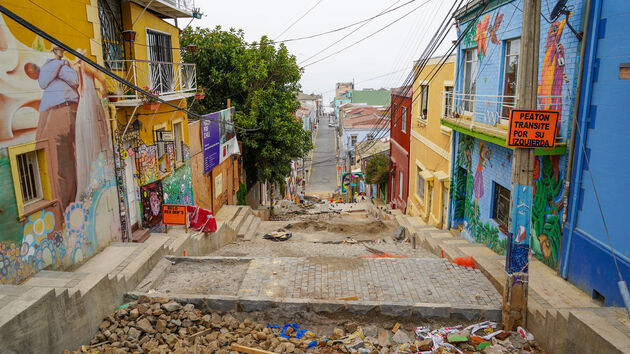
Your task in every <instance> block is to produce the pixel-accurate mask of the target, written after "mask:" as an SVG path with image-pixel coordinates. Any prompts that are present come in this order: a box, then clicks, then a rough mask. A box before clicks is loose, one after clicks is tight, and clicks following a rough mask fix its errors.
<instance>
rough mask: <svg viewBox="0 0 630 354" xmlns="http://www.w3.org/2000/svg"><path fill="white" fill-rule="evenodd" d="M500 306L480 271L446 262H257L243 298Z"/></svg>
mask: <svg viewBox="0 0 630 354" xmlns="http://www.w3.org/2000/svg"><path fill="white" fill-rule="evenodd" d="M354 295H356V296H357V297H358V301H378V302H387V303H400V304H410V303H411V304H413V303H436V304H445V303H448V304H451V305H462V306H490V307H500V306H501V296H500V294H499V293H498V292H497V291H496V290H495V288H494V287H493V286H492V284H491V283H490V281H488V279H486V277H485V276H484V275H483V274H482V273H481V272H480V271H479V270H477V269H470V268H465V267H459V266H457V265H454V264H452V263H450V262H448V261H447V260H445V259H435V258H401V259H370V258H368V259H357V258H337V257H313V258H295V257H291V258H289V257H276V258H255V259H253V260H252V261H251V262H250V265H249V267H248V270H247V273H246V274H245V277H244V279H243V282H242V285H241V287H240V289H239V292H238V296H242V297H268V298H299V299H318V300H335V299H338V298H341V297H347V296H354Z"/></svg>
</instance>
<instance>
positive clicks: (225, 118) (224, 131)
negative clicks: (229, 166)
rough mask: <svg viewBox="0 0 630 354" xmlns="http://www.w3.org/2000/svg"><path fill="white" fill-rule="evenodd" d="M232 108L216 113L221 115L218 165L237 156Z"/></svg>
mask: <svg viewBox="0 0 630 354" xmlns="http://www.w3.org/2000/svg"><path fill="white" fill-rule="evenodd" d="M234 112H235V110H234V107H232V108H228V109H224V110H222V111H219V112H218V113H219V114H220V115H221V129H220V131H221V157H220V159H219V163H221V162H223V161H225V159H227V158H228V157H230V156H232V155H234V154H239V153H240V151H239V149H238V141H237V140H236V131H235V130H234Z"/></svg>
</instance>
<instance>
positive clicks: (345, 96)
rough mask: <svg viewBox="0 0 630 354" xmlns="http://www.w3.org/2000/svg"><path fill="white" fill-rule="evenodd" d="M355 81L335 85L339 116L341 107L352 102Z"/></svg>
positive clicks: (336, 107)
mask: <svg viewBox="0 0 630 354" xmlns="http://www.w3.org/2000/svg"><path fill="white" fill-rule="evenodd" d="M352 90H354V82H338V83H337V84H336V85H335V100H334V103H335V117H339V107H341V106H342V105H344V104H346V103H350V100H351V98H352Z"/></svg>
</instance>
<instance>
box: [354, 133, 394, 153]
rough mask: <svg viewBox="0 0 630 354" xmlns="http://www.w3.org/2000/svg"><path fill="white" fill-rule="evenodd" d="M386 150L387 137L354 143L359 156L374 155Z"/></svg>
mask: <svg viewBox="0 0 630 354" xmlns="http://www.w3.org/2000/svg"><path fill="white" fill-rule="evenodd" d="M366 148H367V149H366ZM387 150H389V137H384V138H381V139H378V140H377V141H376V142H375V141H374V140H366V141H361V142H358V143H357V144H356V145H355V151H356V152H357V156H360V157H361V158H365V157H368V156H372V155H376V154H379V153H382V152H385V151H387Z"/></svg>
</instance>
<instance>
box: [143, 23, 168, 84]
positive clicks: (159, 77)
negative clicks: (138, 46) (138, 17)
mask: <svg viewBox="0 0 630 354" xmlns="http://www.w3.org/2000/svg"><path fill="white" fill-rule="evenodd" d="M147 50H148V54H149V61H151V63H149V71H150V73H151V88H152V89H154V90H156V91H157V92H159V93H162V92H170V91H173V90H174V88H175V86H174V83H175V81H174V79H173V78H174V76H173V63H172V62H173V48H172V47H171V36H170V35H168V34H166V33H161V32H157V31H152V30H149V29H148V30H147Z"/></svg>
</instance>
